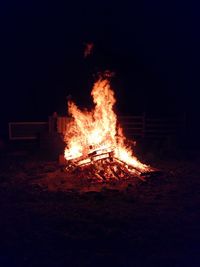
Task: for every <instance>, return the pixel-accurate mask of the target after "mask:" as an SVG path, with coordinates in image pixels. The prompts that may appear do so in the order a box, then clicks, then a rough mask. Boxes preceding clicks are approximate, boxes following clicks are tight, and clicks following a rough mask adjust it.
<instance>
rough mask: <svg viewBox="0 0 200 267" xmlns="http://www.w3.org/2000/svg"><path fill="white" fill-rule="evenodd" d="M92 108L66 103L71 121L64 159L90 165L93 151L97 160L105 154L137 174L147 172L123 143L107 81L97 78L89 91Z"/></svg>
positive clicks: (112, 93) (124, 139)
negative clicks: (81, 107) (137, 171)
mask: <svg viewBox="0 0 200 267" xmlns="http://www.w3.org/2000/svg"><path fill="white" fill-rule="evenodd" d="M91 95H92V98H93V102H94V104H95V107H94V109H93V110H91V111H88V110H84V111H82V110H80V109H79V108H78V107H77V106H76V104H75V103H74V102H72V101H69V102H68V113H69V115H70V116H71V117H72V120H71V121H70V122H69V123H68V125H67V131H66V134H65V142H66V144H67V146H66V148H65V152H64V156H65V159H66V160H78V161H79V162H84V163H87V164H91V161H90V160H89V159H88V155H90V154H91V153H93V152H95V154H96V155H97V159H98V158H103V157H104V156H102V154H104V155H105V154H106V153H107V154H106V155H109V153H110V152H112V153H113V157H114V158H115V159H116V160H119V161H120V162H123V163H124V164H126V165H127V167H128V169H129V170H130V172H131V167H133V168H134V169H136V170H139V171H148V170H149V166H147V165H145V164H142V163H141V162H140V161H139V160H138V159H137V158H136V157H135V156H134V155H133V152H132V150H131V148H130V147H128V146H127V145H126V144H125V143H126V138H125V136H124V135H123V130H122V128H121V127H119V126H118V123H117V116H116V114H115V112H114V110H113V106H114V104H115V102H116V99H115V96H114V92H113V90H112V89H111V87H110V82H109V80H108V79H103V78H100V79H99V80H98V81H97V82H95V84H94V86H93V89H92V92H91Z"/></svg>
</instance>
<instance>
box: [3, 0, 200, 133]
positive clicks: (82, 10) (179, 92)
mask: <svg viewBox="0 0 200 267" xmlns="http://www.w3.org/2000/svg"><path fill="white" fill-rule="evenodd" d="M0 5H1V6H0V23H1V28H0V40H1V41H0V58H1V60H0V73H1V74H0V88H1V96H0V114H1V115H0V120H1V121H0V123H1V125H2V127H1V131H3V130H2V129H4V127H5V128H6V127H7V122H8V121H13V120H14V121H15V120H19V121H20V120H21V121H23V120H46V119H47V116H48V115H50V114H52V113H53V112H54V111H57V112H58V113H60V114H65V113H66V110H67V105H66V104H67V96H68V95H72V97H73V99H74V100H75V102H77V104H78V105H80V106H81V107H88V108H90V107H91V105H92V103H91V98H90V91H91V87H92V84H93V82H94V75H95V74H96V73H97V72H98V71H104V70H106V69H109V70H111V71H114V72H115V77H114V78H113V79H112V85H113V89H114V90H115V93H116V97H117V105H116V110H117V112H118V114H136V113H141V112H143V111H145V112H147V114H156V115H159V114H175V113H180V114H182V113H184V112H187V114H189V115H188V117H190V118H192V120H193V121H196V120H197V119H198V111H199V93H198V91H199V85H200V82H199V59H200V57H199V44H200V35H199V20H200V19H199V15H198V14H199V5H198V4H197V3H196V1H171V2H170V1H123V2H122V1H120V2H117V1H114V0H111V1H109V2H107V1H80V2H76V1H70V2H68V1H61V2H60V1H58V2H57V1H56V2H51V1H46V2H44V1H40V2H36V1H16V2H15V1H1V4H0ZM87 42H93V43H94V51H93V54H92V55H91V56H90V57H88V58H86V59H85V58H84V57H83V53H84V46H85V43H87Z"/></svg>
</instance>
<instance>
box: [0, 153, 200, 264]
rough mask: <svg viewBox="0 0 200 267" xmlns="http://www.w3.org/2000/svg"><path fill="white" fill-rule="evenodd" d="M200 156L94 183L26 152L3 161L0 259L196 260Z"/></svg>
mask: <svg viewBox="0 0 200 267" xmlns="http://www.w3.org/2000/svg"><path fill="white" fill-rule="evenodd" d="M199 166H200V160H199V159H198V158H196V159H193V160H168V161H157V162H155V163H154V167H157V168H160V169H161V170H162V171H163V174H162V175H159V176H157V177H152V178H149V179H148V180H147V181H146V182H142V181H140V180H138V179H133V180H131V181H120V182H113V183H112V184H106V183H103V184H99V183H95V182H89V181H87V180H84V179H81V180H80V179H77V177H69V176H68V175H67V174H66V173H65V172H64V171H63V170H62V168H60V167H59V166H58V164H57V163H56V162H50V161H49V162H45V161H42V160H36V159H34V158H31V157H30V156H27V155H7V156H6V157H2V158H1V161H0V170H1V171H0V236H1V238H0V266H2V267H4V266H5V267H7V266H12V267H15V266H27V267H28V266H58V267H59V266H70V267H72V266H77V267H78V266H119V267H122V266H123V267H128V266H155V267H157V266H162V267H165V266H167V267H179V266H180V267H199V266H200V256H199V255H200V242H199V241H200V239H199V232H200V231H199V230H200V229H199V218H200V216H199V215H200V214H199V204H200V197H199V193H200V179H199V178H200V167H199Z"/></svg>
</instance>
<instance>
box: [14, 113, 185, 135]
mask: <svg viewBox="0 0 200 267" xmlns="http://www.w3.org/2000/svg"><path fill="white" fill-rule="evenodd" d="M70 120H71V119H70V118H69V117H61V116H58V117H49V120H48V122H10V123H9V139H10V140H33V139H37V138H39V136H40V135H41V134H42V133H44V132H49V133H56V132H57V133H59V134H61V135H64V134H65V132H66V131H67V124H68V123H69V122H70ZM118 121H119V124H120V126H122V128H123V130H124V133H125V136H126V137H128V138H134V139H137V138H154V139H158V138H165V137H168V136H180V134H183V133H185V131H186V128H185V125H186V120H185V116H182V117H167V118H155V117H154V118H153V117H147V116H146V115H145V114H142V115H140V116H120V117H118Z"/></svg>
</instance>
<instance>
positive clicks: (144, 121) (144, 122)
mask: <svg viewBox="0 0 200 267" xmlns="http://www.w3.org/2000/svg"><path fill="white" fill-rule="evenodd" d="M145 133H146V113H145V112H143V129H142V137H143V138H145V135H146V134H145Z"/></svg>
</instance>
